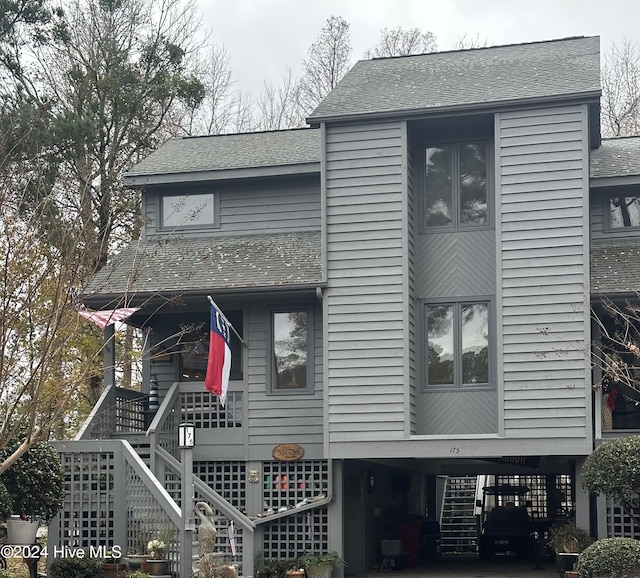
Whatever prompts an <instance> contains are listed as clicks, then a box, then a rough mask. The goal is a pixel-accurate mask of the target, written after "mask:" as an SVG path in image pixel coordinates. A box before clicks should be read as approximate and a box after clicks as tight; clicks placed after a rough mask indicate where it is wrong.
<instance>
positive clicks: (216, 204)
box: [158, 191, 220, 231]
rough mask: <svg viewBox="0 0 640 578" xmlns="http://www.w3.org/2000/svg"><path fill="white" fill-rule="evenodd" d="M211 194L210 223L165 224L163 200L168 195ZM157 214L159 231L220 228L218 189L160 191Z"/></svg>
mask: <svg viewBox="0 0 640 578" xmlns="http://www.w3.org/2000/svg"><path fill="white" fill-rule="evenodd" d="M205 195H207V196H211V199H212V202H213V222H211V223H197V224H192V225H190V224H188V223H186V224H182V225H167V224H165V216H164V201H165V199H167V198H168V197H189V196H205ZM158 215H159V220H158V224H159V227H158V228H159V229H160V230H161V231H184V230H207V229H219V228H220V193H219V191H187V192H180V193H177V192H175V191H166V192H162V193H160V194H159V196H158Z"/></svg>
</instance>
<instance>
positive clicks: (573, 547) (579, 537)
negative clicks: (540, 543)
mask: <svg viewBox="0 0 640 578" xmlns="http://www.w3.org/2000/svg"><path fill="white" fill-rule="evenodd" d="M591 544H593V538H592V537H591V536H590V534H589V532H587V531H586V530H583V529H582V528H578V527H577V526H576V525H575V524H572V523H568V524H564V525H562V526H558V527H556V528H551V536H550V538H549V545H550V546H551V547H552V548H553V550H554V551H555V553H556V554H559V553H560V552H582V551H583V550H584V549H585V548H586V547H587V546H589V545H591Z"/></svg>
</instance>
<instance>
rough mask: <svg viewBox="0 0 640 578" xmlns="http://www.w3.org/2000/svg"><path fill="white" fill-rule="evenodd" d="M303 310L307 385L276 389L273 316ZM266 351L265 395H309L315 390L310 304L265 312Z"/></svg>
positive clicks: (313, 323) (313, 341)
mask: <svg viewBox="0 0 640 578" xmlns="http://www.w3.org/2000/svg"><path fill="white" fill-rule="evenodd" d="M300 311H303V312H305V313H306V314H307V385H306V387H304V388H302V387H301V388H297V389H278V388H276V387H275V383H276V374H275V362H274V351H273V349H274V341H275V338H274V334H273V331H274V323H273V316H274V314H276V313H297V312H300ZM267 315H268V317H267V351H266V363H267V367H266V368H265V369H266V370H265V377H266V385H267V387H266V393H267V395H278V396H279V395H309V394H313V393H314V392H315V383H314V376H315V359H314V358H315V356H314V350H315V336H314V328H315V314H314V308H313V307H312V306H304V307H272V308H270V309H268V312H267Z"/></svg>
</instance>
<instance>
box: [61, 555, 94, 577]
mask: <svg viewBox="0 0 640 578" xmlns="http://www.w3.org/2000/svg"><path fill="white" fill-rule="evenodd" d="M49 576H50V578H102V568H101V567H100V560H98V559H97V558H89V557H87V558H56V559H55V560H54V561H53V562H51V566H50V567H49Z"/></svg>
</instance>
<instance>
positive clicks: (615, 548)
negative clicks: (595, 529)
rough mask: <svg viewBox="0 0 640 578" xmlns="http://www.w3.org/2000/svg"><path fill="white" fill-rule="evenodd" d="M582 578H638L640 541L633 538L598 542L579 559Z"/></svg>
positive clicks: (639, 572)
mask: <svg viewBox="0 0 640 578" xmlns="http://www.w3.org/2000/svg"><path fill="white" fill-rule="evenodd" d="M578 572H579V574H580V578H637V577H638V576H640V541H638V540H634V539H632V538H604V539H602V540H597V541H596V542H594V543H593V544H591V546H589V547H588V548H585V550H584V551H583V552H582V553H581V554H580V556H579V557H578Z"/></svg>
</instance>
